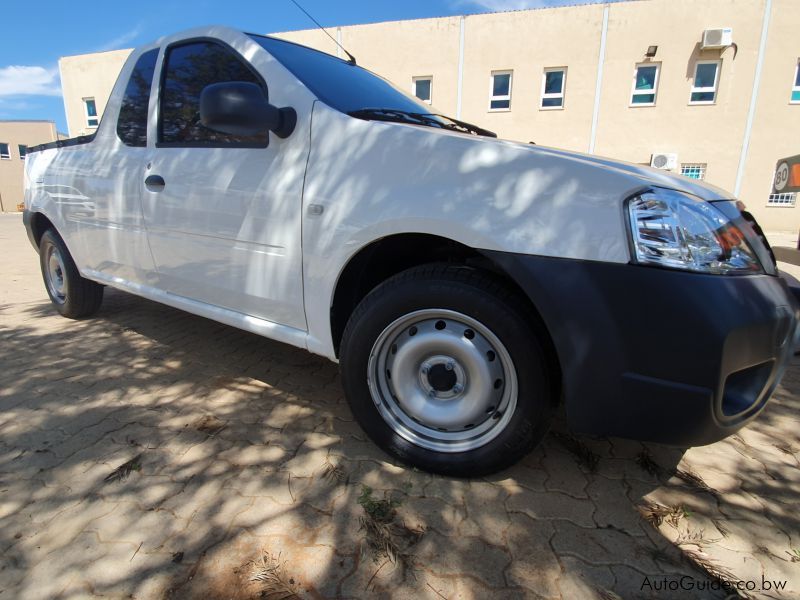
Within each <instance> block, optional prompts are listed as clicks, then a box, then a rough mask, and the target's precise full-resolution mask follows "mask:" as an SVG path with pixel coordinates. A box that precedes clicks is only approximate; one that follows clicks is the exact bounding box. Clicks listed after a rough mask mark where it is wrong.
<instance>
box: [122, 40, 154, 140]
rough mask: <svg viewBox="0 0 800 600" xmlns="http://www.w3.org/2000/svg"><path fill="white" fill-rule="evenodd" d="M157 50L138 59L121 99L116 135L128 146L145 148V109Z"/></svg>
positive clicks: (148, 98)
mask: <svg viewBox="0 0 800 600" xmlns="http://www.w3.org/2000/svg"><path fill="white" fill-rule="evenodd" d="M157 58H158V49H155V50H149V51H148V52H145V53H144V54H142V55H141V56H140V57H139V60H137V61H136V65H135V66H134V67H133V72H131V78H130V79H129V80H128V86H127V87H126V88H125V94H124V96H123V97H122V106H121V107H120V109H119V118H118V119H117V135H118V136H119V139H121V140H122V141H123V142H124V143H125V144H126V145H128V146H147V107H148V104H149V102H150V87H151V86H152V84H153V73H154V72H155V70H156V59H157Z"/></svg>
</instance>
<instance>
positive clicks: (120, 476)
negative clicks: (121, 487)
mask: <svg viewBox="0 0 800 600" xmlns="http://www.w3.org/2000/svg"><path fill="white" fill-rule="evenodd" d="M141 470H142V455H141V454H139V455H137V456H134V457H133V458H132V459H130V460H129V461H128V462H126V463H123V464H121V465H120V466H118V467H117V468H116V469H114V470H113V471H111V473H109V474H108V475H106V476H105V478H104V479H103V481H105V482H106V483H111V482H113V481H125V480H126V479H127V478H128V475H130V474H131V473H133V472H134V471H136V472H139V471H141Z"/></svg>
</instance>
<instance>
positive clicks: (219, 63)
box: [159, 42, 269, 148]
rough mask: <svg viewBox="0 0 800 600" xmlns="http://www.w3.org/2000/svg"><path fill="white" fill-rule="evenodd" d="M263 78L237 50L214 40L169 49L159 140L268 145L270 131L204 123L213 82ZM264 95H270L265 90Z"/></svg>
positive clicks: (183, 142)
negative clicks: (221, 128)
mask: <svg viewBox="0 0 800 600" xmlns="http://www.w3.org/2000/svg"><path fill="white" fill-rule="evenodd" d="M227 81H245V82H248V83H255V84H258V85H260V86H261V87H262V88H264V84H263V82H262V81H261V79H260V78H259V77H258V76H257V75H256V74H255V73H254V72H253V71H252V70H251V69H250V67H249V66H248V65H247V63H245V62H244V60H243V59H242V58H241V57H240V56H239V55H238V54H236V53H234V52H233V50H231V49H229V48H227V47H225V46H222V45H221V44H217V43H214V42H193V43H189V44H183V45H180V46H173V47H172V48H170V49H168V50H167V55H166V58H165V61H164V78H163V83H162V88H161V108H160V111H159V113H160V116H159V142H160V143H162V144H165V145H176V146H212V147H213V146H230V145H234V146H246V147H255V148H264V147H266V146H267V143H268V140H269V138H268V135H269V134H268V132H265V133H261V134H258V135H253V136H245V135H231V134H227V133H220V132H217V131H214V130H212V129H209V128H208V127H205V126H204V125H203V124H202V123H200V94H201V93H202V91H203V89H204V88H205V87H206V86H208V85H211V84H212V83H223V82H227ZM264 95H265V96H266V95H267V91H266V89H264Z"/></svg>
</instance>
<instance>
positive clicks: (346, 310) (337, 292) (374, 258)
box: [330, 233, 561, 396]
mask: <svg viewBox="0 0 800 600" xmlns="http://www.w3.org/2000/svg"><path fill="white" fill-rule="evenodd" d="M430 263H448V264H460V265H464V266H468V267H472V268H475V269H480V270H482V271H485V272H487V273H490V274H491V275H492V276H494V277H496V278H498V279H500V280H502V282H503V283H504V285H506V286H508V287H509V288H511V289H512V290H513V291H514V292H515V293H516V294H517V295H518V296H519V297H520V299H521V300H522V301H523V302H524V303H525V304H526V305H527V308H528V309H529V310H528V314H527V315H526V316H527V317H528V319H529V321H530V323H531V324H532V325H533V326H534V327H535V328H536V330H537V331H539V332H540V333H541V334H542V338H543V343H544V346H545V351H546V354H547V358H548V361H549V363H550V364H549V367H550V368H551V370H552V372H553V373H554V374H555V381H556V382H557V385H558V388H559V389H558V392H559V396H560V389H561V367H560V360H559V354H558V351H557V348H556V345H555V343H554V341H553V338H552V336H551V335H550V332H549V329H548V327H547V323H546V322H545V320H544V318H543V316H542V313H541V311H540V310H539V309H538V308H537V306H536V305H535V304H534V302H533V301H532V300H531V298H530V297H529V296H528V294H526V293H525V292H524V291H523V288H522V287H521V286H520V285H519V283H518V282H517V281H516V280H515V279H514V278H513V277H512V276H511V275H510V274H509V273H508V271H506V269H504V268H503V267H502V266H500V265H499V264H498V263H497V262H496V261H494V260H493V259H492V258H491V257H490V256H489V255H488V254H487V253H484V252H482V251H481V250H479V249H476V248H472V247H470V246H467V245H465V244H462V243H460V242H457V241H454V240H452V239H449V238H446V237H442V236H437V235H433V234H427V233H402V234H394V235H390V236H386V237H382V238H380V239H377V240H375V241H373V242H371V243H369V244H367V245H366V246H364V247H362V248H361V249H360V250H359V251H358V252H356V253H355V254H354V255H353V256H351V257H350V259H349V260H348V261H347V263H346V264H345V266H344V267H343V269H342V270H341V271H340V273H339V276H338V278H337V280H336V284H335V287H334V291H333V295H332V299H331V305H330V328H331V340H332V341H333V347H334V352H335V353H336V356H337V357H338V356H339V350H340V345H341V340H342V334H343V333H344V329H345V327H346V325H347V322H348V320H349V318H350V315H352V313H353V311H354V310H355V308H356V306H358V304H359V302H361V300H362V299H363V298H364V297H365V296H366V295H367V294H369V292H370V291H372V290H373V289H375V287H377V286H378V285H380V284H381V283H382V282H384V281H386V280H387V279H389V278H390V277H392V276H393V275H396V274H397V273H400V272H401V271H405V270H406V269H410V268H413V267H417V266H421V265H424V264H430Z"/></svg>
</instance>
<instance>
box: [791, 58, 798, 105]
mask: <svg viewBox="0 0 800 600" xmlns="http://www.w3.org/2000/svg"><path fill="white" fill-rule="evenodd" d="M798 77H800V58H798V59H797V64H796V65H795V66H794V78H793V79H792V92H791V93H790V94H789V104H800V98H798V99H797V100H792V96H794V95H795V93H797V94H800V82H798Z"/></svg>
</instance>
